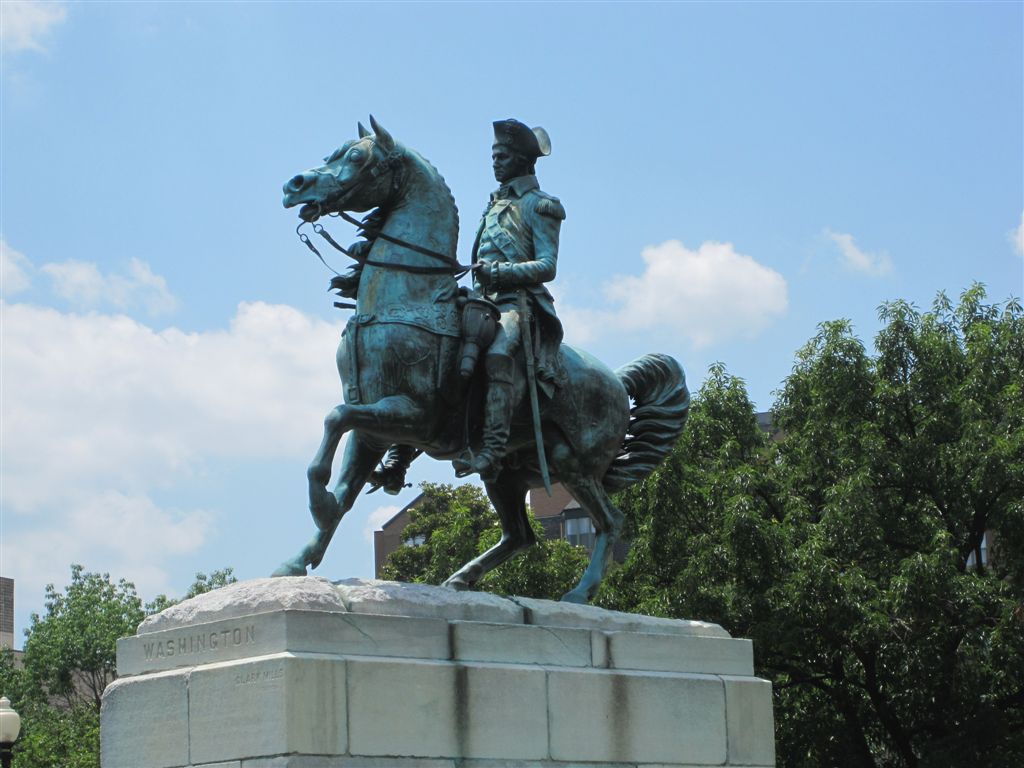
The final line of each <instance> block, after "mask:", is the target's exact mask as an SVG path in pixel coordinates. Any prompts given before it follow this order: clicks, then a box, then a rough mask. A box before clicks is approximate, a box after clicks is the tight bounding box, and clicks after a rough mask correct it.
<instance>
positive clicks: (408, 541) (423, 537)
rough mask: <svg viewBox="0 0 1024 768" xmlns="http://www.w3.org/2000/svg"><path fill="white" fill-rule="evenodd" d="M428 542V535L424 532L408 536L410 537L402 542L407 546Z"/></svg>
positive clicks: (416, 545)
mask: <svg viewBox="0 0 1024 768" xmlns="http://www.w3.org/2000/svg"><path fill="white" fill-rule="evenodd" d="M426 543H427V537H426V535H425V534H422V533H421V534H420V535H418V536H412V537H411V538H408V539H406V540H405V541H403V542H402V544H404V545H405V546H407V547H418V546H420V545H421V544H426Z"/></svg>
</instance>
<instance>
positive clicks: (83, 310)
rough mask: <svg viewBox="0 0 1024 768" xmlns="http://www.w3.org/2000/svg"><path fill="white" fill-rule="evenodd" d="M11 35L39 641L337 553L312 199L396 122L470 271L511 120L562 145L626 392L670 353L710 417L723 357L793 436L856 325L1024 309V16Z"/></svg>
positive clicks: (105, 26)
mask: <svg viewBox="0 0 1024 768" xmlns="http://www.w3.org/2000/svg"><path fill="white" fill-rule="evenodd" d="M0 8H2V14H3V18H2V54H0V55H2V94H0V109H2V111H0V161H2V166H3V172H2V179H0V238H2V257H3V263H2V266H3V270H2V286H0V287H2V289H3V298H2V301H3V303H2V307H0V309H2V324H0V353H2V370H0V385H2V388H0V417H2V422H3V423H2V427H0V429H2V432H0V435H2V445H0V463H2V467H0V483H2V488H0V504H2V512H0V515H2V520H0V533H2V542H0V572H2V574H3V575H5V576H10V577H13V578H15V580H16V586H17V593H16V607H17V612H16V613H17V615H16V621H17V633H18V635H17V636H18V638H19V642H20V636H21V635H20V633H21V630H22V629H23V628H24V627H25V626H26V625H27V623H28V618H27V617H28V614H29V612H30V611H33V610H35V611H39V610H42V595H43V587H44V585H45V584H46V583H47V582H55V583H57V584H58V585H63V584H64V583H65V582H66V580H67V576H68V565H69V564H70V563H72V562H80V563H83V564H84V565H85V566H86V568H88V569H90V570H96V571H108V572H110V573H111V574H112V575H113V576H115V577H122V576H123V577H125V578H128V579H130V580H132V581H134V582H135V583H136V584H137V585H138V587H139V590H140V592H141V594H142V595H143V596H144V597H145V598H147V599H148V598H151V597H152V596H154V595H155V594H157V593H159V592H166V593H168V594H172V595H174V594H180V593H181V592H182V591H183V590H184V589H185V588H186V587H187V586H188V584H189V583H190V582H191V580H192V575H193V574H194V572H195V571H197V570H206V571H209V570H211V569H213V568H218V567H222V566H226V565H231V566H234V567H235V569H236V572H237V574H238V575H239V576H240V577H243V578H248V577H255V576H262V575H265V574H267V573H269V572H270V571H271V570H272V569H273V568H274V567H275V566H276V565H277V564H278V563H279V562H280V561H281V560H283V559H285V557H287V556H290V555H291V554H292V553H293V552H294V551H295V550H296V549H297V548H298V547H299V546H300V545H301V544H302V543H304V542H305V541H306V539H307V538H308V537H309V535H310V534H311V533H312V522H311V520H310V518H309V515H308V512H307V511H306V501H305V472H304V469H305V465H306V463H307V462H308V460H309V458H310V457H311V456H312V454H313V452H314V451H315V449H316V446H317V444H318V442H319V438H320V425H321V419H322V417H323V415H324V414H325V413H326V412H327V411H328V410H329V409H330V408H331V407H332V406H333V405H334V404H336V403H337V402H339V401H340V395H341V388H340V384H339V382H338V380H337V374H336V371H335V370H334V348H335V345H336V343H337V337H338V333H339V331H340V328H341V326H342V324H343V322H344V321H345V319H346V315H345V313H344V312H339V311H338V310H336V309H334V308H333V307H332V305H331V298H330V296H329V295H328V294H327V293H326V292H325V289H326V285H327V280H328V278H329V276H330V275H329V273H328V272H327V271H326V270H325V269H324V268H323V267H322V266H321V265H320V264H319V262H317V261H316V260H315V259H314V258H313V257H312V256H311V255H310V254H309V253H308V252H307V251H306V250H305V248H304V247H303V246H302V245H301V244H300V243H299V242H298V240H297V239H296V237H295V233H294V228H295V224H296V223H297V220H296V218H295V214H294V212H293V211H285V210H283V209H282V208H281V204H280V199H281V191H280V190H281V185H282V184H283V182H284V181H285V180H287V179H288V178H289V177H291V176H292V175H294V174H295V173H297V172H299V171H301V170H304V169H305V168H308V167H311V166H314V165H316V164H318V163H319V162H320V159H321V158H322V157H323V156H325V155H327V154H329V153H330V151H331V150H332V149H334V148H335V147H336V146H338V145H339V144H341V143H342V142H343V141H344V140H346V139H348V138H351V137H353V136H354V135H355V127H356V121H357V120H362V121H363V122H364V123H365V122H366V121H367V116H368V115H369V114H370V113H373V114H374V115H375V116H376V117H377V118H378V119H379V120H380V121H381V122H382V123H383V124H384V125H385V126H386V127H387V128H388V129H389V130H390V131H391V132H392V134H393V135H394V136H395V137H396V138H398V139H399V140H401V141H403V142H405V143H406V144H408V145H409V146H412V147H414V148H416V149H418V150H419V151H420V152H422V153H423V154H424V155H425V156H426V157H428V158H429V159H430V160H431V161H432V162H433V163H434V164H435V165H436V166H437V167H438V168H439V169H440V170H441V172H442V173H443V174H444V176H445V178H446V179H447V181H448V183H449V185H450V187H451V188H452V191H453V193H454V194H455V198H456V200H457V202H458V205H459V208H460V212H461V218H462V230H461V239H460V242H461V246H460V255H461V256H462V257H463V258H468V252H469V246H470V241H471V238H472V235H473V232H474V230H475V225H476V220H477V217H478V216H479V213H480V211H481V209H482V207H483V205H484V203H485V202H486V199H487V194H488V192H489V191H490V190H491V189H492V188H493V187H494V185H495V184H494V180H493V177H492V176H491V172H490V162H489V154H490V144H491V138H492V137H491V132H490V124H491V121H493V120H495V119H500V118H505V117H517V118H519V119H522V120H523V121H525V122H527V123H529V124H530V125H543V126H544V127H545V128H546V129H547V130H548V132H549V134H550V135H551V138H552V145H553V152H552V155H551V156H550V157H548V158H544V159H542V160H541V161H540V162H539V164H538V175H539V178H540V180H541V184H542V186H543V188H544V189H545V190H547V191H549V192H551V193H553V194H555V195H558V196H559V197H560V198H561V199H562V201H563V203H564V205H565V208H566V210H567V212H568V218H567V219H566V221H565V223H564V225H563V228H562V245H561V253H560V259H559V273H558V277H557V279H556V281H555V283H554V284H553V285H552V289H553V291H554V293H555V295H556V297H557V307H558V309H559V313H560V315H561V316H562V318H563V321H564V322H565V325H566V332H567V339H568V340H569V341H570V342H572V343H575V344H577V345H579V346H583V347H586V348H587V349H588V350H590V351H591V352H593V353H594V354H596V355H597V356H598V357H600V358H602V359H603V360H605V361H606V362H607V363H608V364H610V365H612V366H617V365H620V364H622V363H624V362H627V361H628V360H630V359H632V358H634V357H637V356H638V355H640V354H642V353H645V352H649V351H662V352H667V353H669V354H672V355H674V356H675V357H677V358H678V359H679V360H680V361H681V362H682V363H683V365H684V366H685V368H686V370H687V372H688V376H689V379H690V382H691V385H692V386H693V388H694V389H696V388H697V387H698V386H699V384H700V382H701V381H702V380H703V378H704V376H705V372H706V371H707V368H708V366H709V365H710V364H711V363H713V362H715V361H722V362H724V363H725V364H726V366H727V367H728V369H729V371H731V372H732V373H734V374H736V375H738V376H740V377H742V378H743V379H744V380H745V381H746V382H747V384H748V387H749V391H750V394H751V397H752V398H753V399H754V401H755V403H756V404H757V406H758V408H760V409H767V408H768V407H770V405H771V403H772V392H773V391H774V390H775V389H777V388H778V387H779V385H780V383H781V382H782V380H783V379H784V377H785V376H786V375H787V373H788V372H789V370H790V368H791V366H792V363H793V356H794V352H795V351H796V350H797V349H798V348H799V347H800V346H801V345H802V344H803V343H804V342H805V341H807V339H809V338H810V337H811V336H812V335H813V334H814V332H815V328H816V326H817V324H818V323H820V322H822V321H824V320H828V319H835V318H840V317H845V318H849V319H851V320H852V322H853V323H854V327H855V329H856V330H857V332H858V333H859V334H860V336H861V338H863V339H864V340H865V341H866V342H868V343H870V340H871V338H872V337H873V335H874V333H875V332H876V331H877V328H878V321H877V319H876V310H877V307H878V305H879V304H880V303H881V302H883V301H885V300H888V299H895V298H905V299H908V300H910V301H913V302H915V303H917V304H918V305H919V306H927V305H928V304H929V303H930V302H931V300H932V298H933V297H934V296H935V294H936V292H937V291H940V290H944V291H946V292H948V293H949V294H951V295H954V296H955V295H957V294H959V293H960V292H961V291H962V290H963V289H964V288H966V287H967V286H968V285H970V284H971V283H972V282H973V281H981V282H984V283H985V284H986V285H987V286H988V289H989V294H990V297H991V298H992V299H994V300H1003V299H1005V298H1007V297H1009V296H1011V295H1012V296H1021V295H1022V293H1024V276H1022V275H1024V257H1022V250H1024V244H1022V240H1021V238H1022V231H1021V229H1022V225H1024V154H1022V141H1021V137H1022V136H1024V74H1022V73H1024V53H1022V48H1024V46H1022V40H1024V14H1022V8H1024V6H1022V4H1021V3H985V2H972V3H888V4H885V3H758V4H753V3H720V4H704V3H687V4H675V3H649V4H648V3H639V2H633V3H628V4H627V3H601V4H588V3H532V4H500V3H495V4H483V3H443V4H442V3H422V4H414V3H390V4H385V3H365V4H364V3H351V4H340V3H301V2H296V3H287V4H286V3H275V2H271V3H212V2H211V3H173V2H166V3H156V2H155V3H100V2H94V3H26V2H7V1H5V2H4V3H3V5H2V6H0ZM333 231H334V234H335V236H336V238H338V239H340V240H343V241H344V240H345V239H346V238H347V239H348V241H351V240H352V239H353V237H352V233H351V232H350V231H349V230H347V229H346V228H345V227H344V226H343V225H337V224H335V225H334V230H333ZM339 259H340V257H339ZM336 261H337V260H336ZM336 266H339V268H340V266H341V264H337V265H336ZM410 479H411V480H413V481H414V482H420V481H422V480H433V481H443V482H451V481H453V479H454V478H453V475H452V472H451V468H450V466H449V465H445V464H440V463H435V462H429V461H421V463H419V464H417V465H415V467H414V469H413V471H412V473H411V475H410ZM413 495H414V491H412V490H410V491H408V492H406V493H405V494H404V495H402V496H400V497H398V498H397V499H392V498H390V497H384V498H382V497H381V495H380V494H377V495H375V496H368V497H366V496H364V497H363V498H362V499H361V500H360V501H359V502H358V504H357V505H356V507H355V508H354V509H353V510H352V512H350V513H349V515H348V516H347V517H346V519H345V521H344V522H343V523H342V527H341V529H340V533H339V534H338V537H337V538H336V539H335V543H334V545H333V546H332V549H331V550H330V551H329V553H328V555H327V558H326V559H325V561H324V563H323V565H322V566H321V568H320V569H319V570H318V571H317V573H320V574H322V575H326V576H329V577H332V578H343V577H347V576H370V575H372V562H373V557H372V545H371V543H370V539H371V534H372V530H373V528H374V527H376V526H377V525H379V523H380V522H381V521H383V520H385V519H387V517H388V516H389V515H390V514H392V513H393V512H394V511H397V509H398V508H399V507H400V506H401V505H403V504H404V503H406V502H408V501H409V500H411V498H412V497H413ZM392 502H393V503H392Z"/></svg>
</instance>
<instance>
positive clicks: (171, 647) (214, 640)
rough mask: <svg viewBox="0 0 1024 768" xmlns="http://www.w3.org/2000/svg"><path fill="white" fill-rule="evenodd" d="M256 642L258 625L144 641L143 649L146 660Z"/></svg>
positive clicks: (208, 651)
mask: <svg viewBox="0 0 1024 768" xmlns="http://www.w3.org/2000/svg"><path fill="white" fill-rule="evenodd" d="M255 642H256V625H255V624H250V625H248V626H245V627H233V628H231V629H222V630H221V631H220V632H203V633H201V634H192V635H183V636H181V637H174V638H170V639H168V640H159V641H157V640H153V641H150V642H148V643H147V642H143V644H142V650H143V652H144V653H145V654H146V661H152V660H153V659H163V658H166V657H169V656H189V655H192V654H199V653H210V652H212V651H217V650H220V649H223V648H231V647H234V646H238V645H252V644H254V643H255Z"/></svg>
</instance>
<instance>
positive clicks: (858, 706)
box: [599, 286, 1024, 768]
mask: <svg viewBox="0 0 1024 768" xmlns="http://www.w3.org/2000/svg"><path fill="white" fill-rule="evenodd" d="M880 316H881V318H882V320H883V321H884V323H885V326H884V327H883V329H882V330H881V332H880V333H879V334H878V336H877V338H876V341H875V353H874V355H871V354H869V353H868V352H867V351H866V350H865V348H864V346H863V344H861V342H860V341H859V340H857V339H856V338H855V337H854V335H853V333H852V330H851V328H850V325H849V323H847V322H844V321H838V322H830V323H824V324H823V325H822V326H821V327H820V330H819V333H818V335H817V336H816V337H815V338H814V339H812V340H811V341H810V342H809V343H808V344H807V345H806V346H805V347H804V348H803V349H801V350H800V351H799V353H798V355H797V360H796V365H795V366H794V369H793V373H792V374H791V375H790V376H789V377H788V378H787V379H786V381H785V382H784V385H783V388H782V390H781V392H779V393H778V400H777V402H776V405H775V408H774V411H773V416H774V423H775V426H776V428H777V429H778V430H779V432H778V434H776V436H775V439H773V440H768V439H766V437H765V436H763V435H760V436H759V435H757V434H756V429H755V423H754V418H753V413H752V409H751V407H750V403H749V401H747V399H746V395H745V392H744V391H743V386H742V382H740V381H739V380H737V379H735V378H731V377H729V376H727V375H726V374H725V371H724V370H723V369H722V368H721V367H716V368H714V369H712V372H711V375H710V376H709V379H708V381H707V383H706V384H705V386H704V388H703V389H702V391H701V393H700V394H699V395H698V397H697V398H696V399H695V404H694V408H693V411H692V415H691V420H690V423H689V425H688V428H687V432H686V433H685V434H684V436H683V439H682V440H681V441H680V443H679V445H678V446H677V450H676V452H675V453H674V454H673V456H672V457H670V459H669V461H668V462H666V464H665V465H664V466H663V467H662V468H660V469H659V470H658V471H657V472H655V474H654V475H653V476H652V477H651V478H649V479H648V480H647V481H646V482H645V483H643V484H642V485H641V486H639V487H637V488H634V489H631V490H630V491H627V492H626V493H624V494H623V495H622V497H621V498H620V503H621V505H622V507H623V509H624V511H626V512H627V514H628V516H629V517H630V518H631V520H632V521H633V522H632V524H633V530H634V531H635V534H636V541H635V543H634V546H633V549H632V551H631V553H630V556H629V558H628V559H627V561H626V563H625V565H624V567H623V568H622V569H621V570H620V571H619V572H618V573H616V574H615V575H614V576H613V578H612V579H610V580H609V582H608V584H607V586H606V588H605V589H603V590H602V592H601V593H600V594H599V599H600V600H601V601H602V603H603V604H605V605H609V606H611V607H618V608H623V609H627V610H628V609H631V608H634V607H636V608H640V609H642V610H645V611H648V612H653V613H658V614H661V615H668V616H677V617H685V616H691V617H697V618H701V619H708V620H712V621H718V622H720V623H721V624H723V626H725V627H726V628H727V629H729V630H730V631H731V632H732V633H733V634H737V635H743V636H748V637H752V638H753V639H754V641H755V646H754V647H755V651H756V654H757V656H756V663H757V667H758V670H759V672H760V673H761V674H764V675H766V676H768V677H770V678H771V679H772V680H773V682H774V685H775V693H776V718H777V736H778V747H779V762H780V765H785V766H819V765H844V766H845V765H851V766H958V765H971V766H993V768H1001V767H1002V766H1011V765H1019V764H1022V761H1024V736H1022V733H1024V609H1022V608H1021V605H1022V598H1024V579H1022V576H1024V567H1022V558H1024V546H1022V544H1024V395H1022V382H1024V319H1022V311H1021V307H1020V305H1019V303H1017V302H1015V301H1009V302H1007V303H1005V304H1004V305H1002V306H998V305H988V304H986V303H985V293H984V290H983V289H982V288H981V287H980V286H974V287H972V288H971V289H969V290H968V291H966V292H965V293H964V294H963V296H962V297H961V300H960V303H959V305H957V306H955V307H954V306H953V305H952V303H951V302H950V301H949V300H948V299H946V297H945V296H943V295H940V296H939V297H938V298H937V300H936V302H935V305H934V306H933V308H932V310H931V311H929V312H920V311H918V310H917V309H915V308H914V307H913V306H911V305H909V304H907V303H905V302H892V303H888V304H885V305H883V307H882V308H881V310H880ZM986 532H987V533H986ZM986 535H988V536H989V537H990V538H991V540H992V541H993V547H992V555H993V557H992V559H991V560H990V561H989V562H988V563H985V562H983V558H982V546H981V543H982V541H983V537H985V536H986Z"/></svg>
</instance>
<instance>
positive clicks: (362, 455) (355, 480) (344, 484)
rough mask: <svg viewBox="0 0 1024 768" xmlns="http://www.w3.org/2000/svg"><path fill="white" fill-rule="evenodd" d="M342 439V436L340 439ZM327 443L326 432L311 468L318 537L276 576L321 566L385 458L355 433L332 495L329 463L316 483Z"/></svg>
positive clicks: (300, 573)
mask: <svg viewBox="0 0 1024 768" xmlns="http://www.w3.org/2000/svg"><path fill="white" fill-rule="evenodd" d="M340 439H341V436H340V434H339V435H338V440H340ZM338 440H334V445H333V447H331V449H330V452H329V453H330V456H332V457H333V455H334V451H335V449H336V448H337V444H338ZM327 444H328V436H327V434H326V431H325V435H324V443H323V444H321V446H320V449H321V450H320V451H318V452H317V459H314V462H313V464H312V465H310V469H309V492H310V510H311V511H312V512H313V518H314V520H315V521H316V525H317V532H316V535H315V536H313V538H312V539H311V540H310V542H309V543H308V544H306V546H305V547H303V548H302V550H301V551H300V552H299V553H298V554H297V555H296V556H295V557H293V558H292V559H291V560H288V561H286V562H285V563H283V564H282V565H281V566H280V567H279V568H278V569H277V570H276V571H274V574H273V575H274V576H304V575H305V574H306V566H307V565H308V566H311V567H313V568H316V567H317V566H318V565H319V564H320V561H321V560H322V559H323V556H324V552H326V551H327V545H328V544H330V543H331V538H332V537H333V536H334V531H335V530H337V528H338V523H340V522H341V518H342V517H343V516H344V515H345V513H346V512H348V511H349V510H350V509H351V508H352V505H353V504H354V503H355V500H356V496H358V495H359V491H360V490H362V487H363V486H364V485H365V484H366V480H367V478H369V476H370V473H371V472H373V469H374V467H376V466H377V462H378V461H380V459H381V456H383V455H384V451H382V450H378V449H375V448H371V447H370V446H368V445H367V444H366V442H365V440H363V438H362V437H361V436H360V434H359V433H358V432H352V433H351V435H350V436H349V441H348V444H347V445H346V446H345V456H344V458H343V459H342V463H341V471H340V473H339V475H338V482H337V484H336V485H335V487H334V492H333V493H332V492H330V491H328V490H327V488H326V483H327V481H328V480H329V479H330V462H329V461H328V463H327V477H326V478H323V482H322V483H319V482H317V481H318V480H319V479H320V477H322V476H321V475H317V477H314V474H315V467H317V462H318V460H319V459H321V458H322V456H323V455H324V446H325V445H327Z"/></svg>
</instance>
